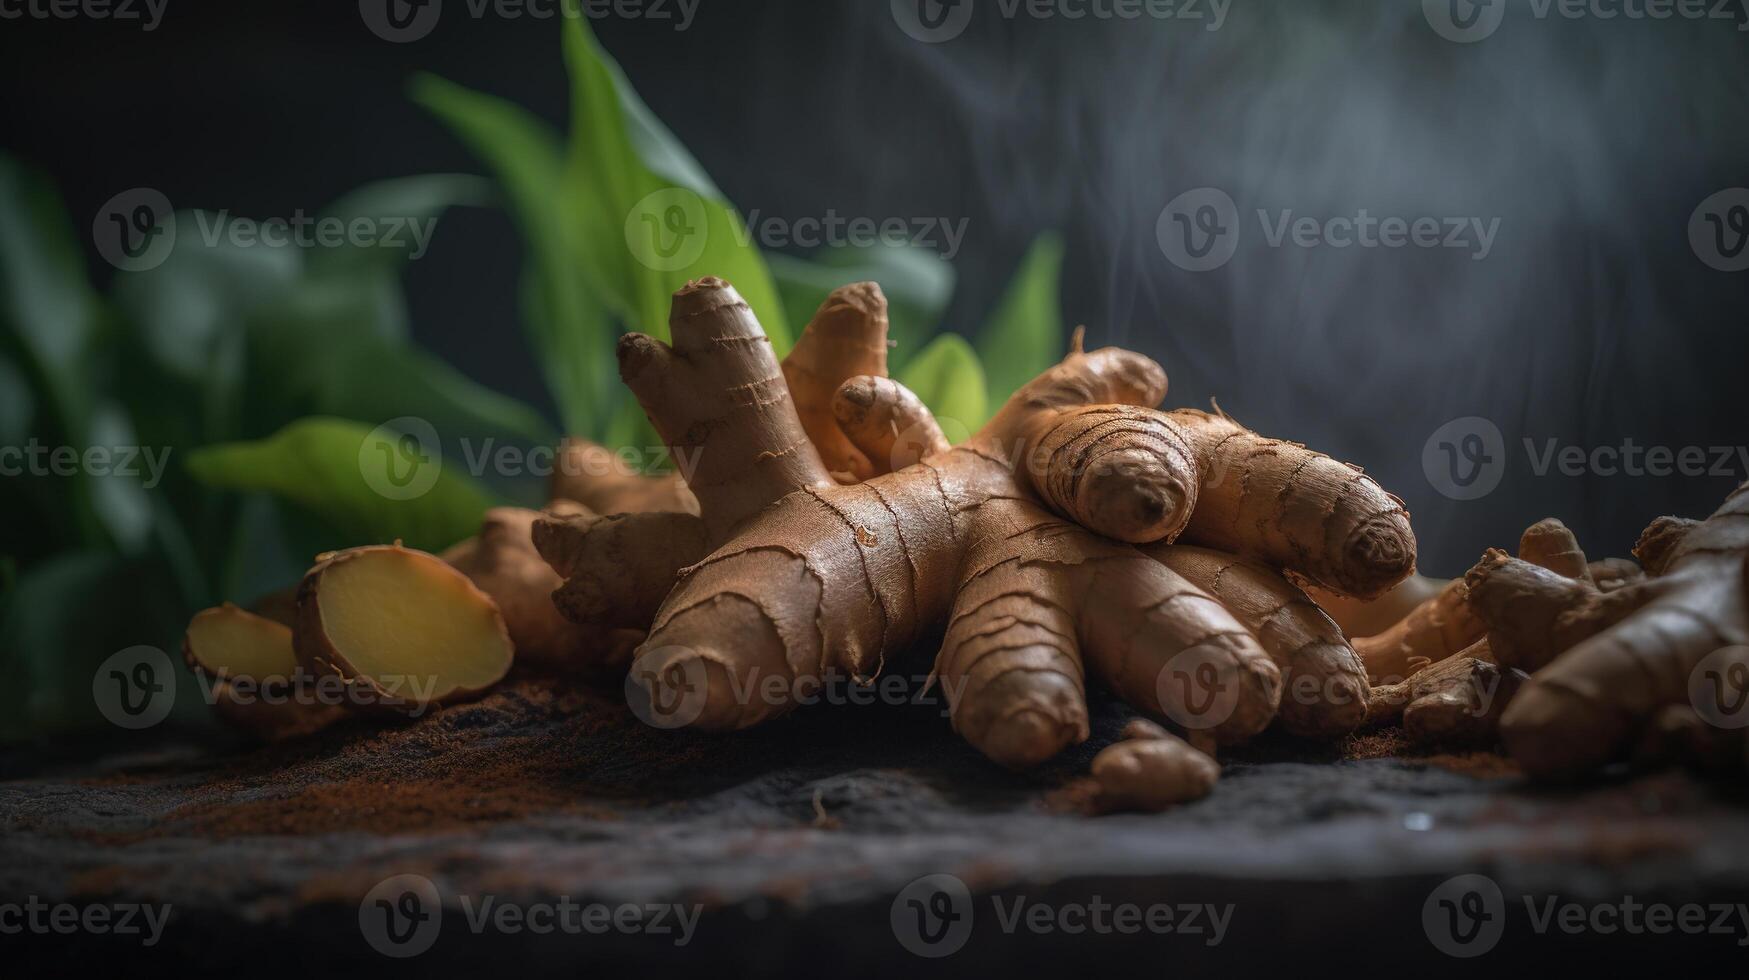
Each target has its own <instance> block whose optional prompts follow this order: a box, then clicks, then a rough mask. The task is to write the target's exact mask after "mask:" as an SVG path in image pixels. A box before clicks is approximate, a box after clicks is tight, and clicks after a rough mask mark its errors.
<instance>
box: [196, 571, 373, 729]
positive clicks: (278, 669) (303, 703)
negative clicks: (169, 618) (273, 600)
mask: <svg viewBox="0 0 1749 980" xmlns="http://www.w3.org/2000/svg"><path fill="white" fill-rule="evenodd" d="M223 625H229V626H230V627H231V630H225V629H223ZM215 627H217V628H215ZM239 629H240V630H242V631H244V633H245V635H246V636H249V637H250V638H249V640H247V641H246V642H250V643H251V644H254V645H257V646H260V647H266V648H270V652H271V653H272V654H273V655H274V656H272V658H271V659H272V660H273V661H274V662H275V664H276V666H275V669H274V670H273V671H272V672H271V673H267V674H265V675H262V676H245V675H243V674H241V673H240V672H238V671H237V670H235V669H233V668H232V667H231V666H229V664H230V663H231V662H232V658H233V657H234V655H235V653H236V651H234V650H231V649H226V648H224V646H223V644H224V642H225V640H226V638H227V637H226V634H227V633H230V632H232V631H233V630H239ZM232 642H236V640H235V639H233V640H232ZM182 659H183V661H184V662H185V663H187V664H188V667H189V669H190V670H193V671H194V672H195V673H196V674H199V675H200V676H201V677H202V678H204V679H205V681H206V682H207V683H208V684H209V685H210V686H211V691H212V705H213V711H214V712H215V713H216V714H217V715H218V716H219V717H220V718H223V719H224V720H225V721H226V722H227V723H229V724H231V725H232V726H233V727H235V728H238V729H240V730H242V731H244V732H246V733H248V734H249V735H251V736H253V737H255V738H257V739H260V740H261V741H264V742H280V741H285V740H287V739H294V738H302V737H304V736H306V735H313V734H315V733H316V732H319V731H321V730H322V729H324V728H327V727H328V726H330V725H332V724H334V723H335V722H337V721H339V720H340V719H342V718H344V717H345V716H346V709H345V706H344V705H342V704H338V703H327V702H324V701H323V700H322V699H321V697H320V696H319V691H318V690H317V685H316V683H315V681H316V678H315V677H313V676H312V675H310V674H309V673H308V672H307V671H303V670H300V669H299V664H298V662H297V656H296V654H295V653H294V652H293V649H292V631H291V628H290V627H289V626H287V625H286V624H284V623H281V622H279V621H277V620H274V619H270V618H268V617H266V616H261V615H258V614H256V613H253V612H248V611H246V610H243V609H239V608H238V607H236V606H234V605H232V604H230V603H228V602H227V603H225V604H223V605H221V606H217V607H214V608H212V609H204V610H202V611H200V612H198V613H195V615H194V618H193V619H192V620H191V621H190V622H189V624H188V630H187V631H186V632H185V633H184V634H183V637H182Z"/></svg>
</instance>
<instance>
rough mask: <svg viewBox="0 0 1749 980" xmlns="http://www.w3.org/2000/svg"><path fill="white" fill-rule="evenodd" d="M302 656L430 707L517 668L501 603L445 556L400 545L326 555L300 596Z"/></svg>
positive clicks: (395, 699) (388, 696) (393, 697)
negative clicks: (450, 564) (445, 560)
mask: <svg viewBox="0 0 1749 980" xmlns="http://www.w3.org/2000/svg"><path fill="white" fill-rule="evenodd" d="M296 646H297V652H298V656H299V658H300V659H301V660H303V661H304V662H305V664H307V665H308V666H310V667H311V668H312V670H314V671H315V672H317V673H337V674H339V675H340V676H342V677H345V678H347V679H348V680H351V681H354V682H357V683H362V684H365V685H368V686H369V687H371V688H374V689H375V690H376V691H378V692H380V693H382V694H383V695H385V698H384V700H385V701H386V702H389V703H391V704H397V703H399V704H402V705H405V706H408V707H416V708H418V707H424V706H426V705H429V704H433V703H437V702H443V701H450V700H454V699H457V698H460V697H465V696H467V695H471V694H477V693H479V692H481V691H483V690H485V689H486V688H488V687H490V686H492V685H493V684H495V683H497V682H498V681H499V680H500V679H501V678H503V676H504V674H505V673H506V672H507V671H508V670H509V669H510V663H511V658H512V654H513V647H512V645H511V642H510V635H509V632H508V631H507V629H506V628H505V624H504V617H503V616H502V615H500V614H499V611H498V606H497V605H496V604H495V603H494V602H493V601H492V600H491V598H490V597H488V596H487V595H486V594H485V593H484V592H481V591H480V590H479V589H478V588H477V587H475V585H474V584H473V583H472V582H470V581H469V580H468V578H467V576H465V575H463V574H462V573H461V572H459V571H457V570H455V569H454V568H452V567H450V566H449V565H448V564H447V563H445V562H444V561H443V560H442V559H440V558H437V557H436V556H434V555H429V554H426V553H425V552H422V551H414V550H411V549H408V548H402V547H399V546H385V547H368V548H354V549H352V550H350V551H342V552H339V553H337V554H334V555H330V556H327V557H326V558H325V559H324V560H323V561H322V562H321V563H320V564H318V565H317V566H316V567H315V568H314V569H311V570H310V573H309V574H308V575H306V576H305V577H304V581H303V584H302V585H301V586H300V587H299V590H298V628H297V631H296Z"/></svg>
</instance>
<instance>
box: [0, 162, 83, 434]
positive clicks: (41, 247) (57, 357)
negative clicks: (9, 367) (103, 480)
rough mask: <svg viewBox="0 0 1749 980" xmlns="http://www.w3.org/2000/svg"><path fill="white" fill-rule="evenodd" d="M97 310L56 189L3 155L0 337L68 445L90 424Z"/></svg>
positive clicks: (0, 174) (0, 172)
mask: <svg viewBox="0 0 1749 980" xmlns="http://www.w3.org/2000/svg"><path fill="white" fill-rule="evenodd" d="M101 318H102V307H101V304H100V302H99V300H98V297H97V294H96V292H95V291H93V290H92V288H91V284H90V282H89V281H88V280H87V279H86V276H85V261H84V258H83V257H82V255H81V253H80V250H79V245H78V242H77V240H76V239H75V238H74V234H73V229H72V226H71V222H70V221H69V220H68V218H67V214H66V211H65V209H64V208H63V207H62V205H61V199H60V195H59V194H57V193H56V191H55V189H54V186H53V185H52V184H51V183H50V182H49V181H48V179H47V178H45V177H43V176H42V175H41V174H40V173H38V172H36V171H35V170H32V169H29V168H27V167H25V166H24V164H22V163H21V162H19V161H18V160H17V159H15V158H13V157H11V156H9V155H6V154H0V333H3V335H4V336H3V339H0V342H3V343H4V344H5V345H6V347H7V348H11V349H14V350H15V353H16V356H18V357H19V358H20V359H21V363H20V366H21V367H22V368H24V370H25V371H26V373H27V374H29V375H31V376H32V377H34V378H35V379H36V380H37V383H38V385H39V386H40V393H41V398H42V401H43V408H44V409H45V410H47V411H48V412H49V413H51V415H52V418H53V422H54V424H56V425H58V426H59V427H60V429H61V431H62V434H63V435H64V436H65V437H66V438H68V439H69V440H71V441H73V442H75V443H78V442H82V441H83V439H84V435H85V426H86V424H87V422H88V421H89V418H90V411H91V403H90V392H91V385H90V383H89V382H90V379H89V373H90V371H91V360H92V358H93V355H94V354H95V353H96V350H95V349H96V346H97V341H98V331H99V328H100V324H101Z"/></svg>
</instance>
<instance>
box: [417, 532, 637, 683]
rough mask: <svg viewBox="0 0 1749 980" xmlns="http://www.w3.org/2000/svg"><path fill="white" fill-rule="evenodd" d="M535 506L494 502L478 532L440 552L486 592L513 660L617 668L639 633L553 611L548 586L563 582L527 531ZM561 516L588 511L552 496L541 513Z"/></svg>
mask: <svg viewBox="0 0 1749 980" xmlns="http://www.w3.org/2000/svg"><path fill="white" fill-rule="evenodd" d="M542 513H543V512H541V511H533V510H527V509H524V508H521V507H494V508H493V509H491V510H489V511H487V512H486V519H485V521H484V522H482V523H481V525H480V533H479V534H478V535H476V536H474V537H472V538H469V539H468V540H466V541H463V542H462V543H460V544H458V545H456V546H454V547H453V548H450V549H449V550H448V551H445V552H444V553H443V555H442V556H441V557H442V558H443V560H444V561H446V562H449V563H450V564H451V565H453V566H455V568H456V569H457V570H458V571H460V572H461V573H462V574H463V575H466V576H467V577H468V578H469V579H471V580H472V581H473V583H474V584H475V585H476V586H478V587H479V588H480V591H482V592H484V593H486V594H487V595H489V596H491V597H492V601H493V602H495V603H497V604H498V611H499V612H500V613H502V614H503V616H504V623H505V626H506V627H507V628H508V629H509V630H510V639H511V640H512V641H513V642H514V643H515V644H516V662H517V663H518V664H523V665H527V666H533V667H536V668H539V669H542V670H548V671H556V672H560V673H574V672H577V671H579V670H583V671H588V670H594V669H597V668H616V667H618V668H623V667H624V666H625V664H626V663H628V662H629V661H630V660H631V652H632V648H633V647H635V646H637V644H638V641H639V640H641V639H643V634H642V633H640V632H638V631H635V630H601V629H592V628H588V627H583V626H579V625H577V624H576V623H574V622H572V621H571V620H569V619H566V618H565V617H564V616H563V615H561V614H560V613H559V609H558V607H557V606H556V605H554V604H553V591H554V590H556V589H557V588H559V586H560V585H562V584H563V580H562V579H560V578H559V574H558V573H557V572H555V571H553V569H552V566H551V565H548V564H547V563H546V561H545V559H543V558H541V556H540V552H538V551H536V550H535V547H534V540H533V537H532V536H531V534H532V531H533V528H534V524H535V521H536V520H537V519H538V518H540V517H541V516H542ZM544 513H545V514H547V515H554V516H561V517H571V516H574V517H592V516H593V515H591V514H590V513H589V511H588V509H587V508H585V507H584V506H583V505H581V504H578V503H574V502H572V501H569V500H555V501H553V503H552V504H551V505H549V506H548V508H547V510H546V511H545V512H544Z"/></svg>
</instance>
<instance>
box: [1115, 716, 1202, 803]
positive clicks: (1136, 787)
mask: <svg viewBox="0 0 1749 980" xmlns="http://www.w3.org/2000/svg"><path fill="white" fill-rule="evenodd" d="M1118 739H1119V741H1117V742H1114V743H1112V744H1111V745H1108V746H1106V747H1105V748H1104V749H1101V750H1100V752H1099V754H1098V755H1096V756H1094V757H1093V767H1092V773H1093V782H1094V784H1095V785H1096V786H1098V788H1099V791H1098V794H1097V795H1096V796H1095V797H1094V805H1095V806H1096V807H1097V808H1098V809H1099V810H1100V811H1101V812H1104V813H1112V812H1117V811H1121V810H1137V811H1141V812H1144V813H1155V812H1158V811H1160V810H1164V809H1166V808H1168V807H1171V806H1174V805H1176V804H1179V803H1187V802H1189V801H1191V800H1200V799H1202V798H1203V797H1205V796H1207V795H1209V793H1210V792H1211V791H1212V790H1213V789H1214V788H1215V782H1216V780H1218V779H1220V777H1221V767H1220V764H1219V763H1217V762H1215V760H1214V759H1212V758H1210V757H1209V756H1208V755H1207V754H1206V753H1203V752H1201V751H1198V750H1197V749H1195V748H1193V747H1191V745H1190V743H1189V742H1186V741H1185V740H1183V739H1181V738H1179V737H1178V736H1176V735H1173V734H1172V733H1170V732H1168V731H1166V729H1164V728H1161V727H1160V726H1159V725H1156V724H1154V723H1153V722H1151V721H1148V720H1147V719H1145V718H1137V719H1135V720H1133V721H1131V722H1130V723H1129V724H1128V725H1125V726H1124V730H1123V733H1122V734H1120V735H1119V736H1118Z"/></svg>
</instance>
